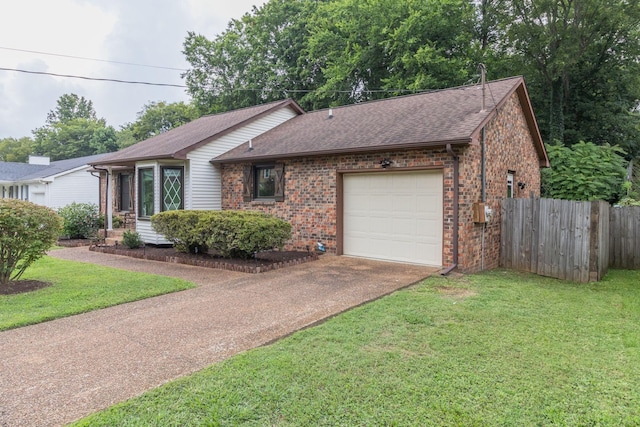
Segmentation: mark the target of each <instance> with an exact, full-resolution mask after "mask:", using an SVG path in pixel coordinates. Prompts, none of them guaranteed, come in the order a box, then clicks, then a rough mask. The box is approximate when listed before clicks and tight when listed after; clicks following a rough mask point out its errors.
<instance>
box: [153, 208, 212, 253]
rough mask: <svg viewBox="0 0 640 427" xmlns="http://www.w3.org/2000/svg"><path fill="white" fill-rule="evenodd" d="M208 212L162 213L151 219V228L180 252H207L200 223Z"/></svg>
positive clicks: (178, 211) (180, 211)
mask: <svg viewBox="0 0 640 427" xmlns="http://www.w3.org/2000/svg"><path fill="white" fill-rule="evenodd" d="M205 212H208V211H193V210H175V211H165V212H160V213H157V214H155V215H153V216H152V217H151V226H152V227H153V229H154V230H155V231H156V232H157V233H160V234H162V235H163V236H164V237H165V238H166V239H167V240H168V241H170V242H171V243H173V246H174V247H175V248H176V250H177V251H179V252H190V253H195V252H200V253H202V252H206V251H207V248H206V247H205V245H204V240H205V237H204V236H202V235H201V234H200V230H199V225H198V224H199V223H200V218H201V217H202V215H203V214H204V213H205Z"/></svg>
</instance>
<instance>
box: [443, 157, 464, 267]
mask: <svg viewBox="0 0 640 427" xmlns="http://www.w3.org/2000/svg"><path fill="white" fill-rule="evenodd" d="M447 153H449V154H450V155H451V157H453V238H452V240H453V242H452V243H453V264H451V265H450V266H449V267H447V268H446V269H445V270H443V271H442V273H440V274H441V275H443V276H446V275H448V274H449V273H451V272H452V271H453V270H454V269H455V268H456V267H458V210H459V208H460V188H459V184H460V157H458V155H457V154H456V153H455V152H454V151H453V148H451V144H447Z"/></svg>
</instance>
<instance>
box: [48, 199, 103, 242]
mask: <svg viewBox="0 0 640 427" xmlns="http://www.w3.org/2000/svg"><path fill="white" fill-rule="evenodd" d="M58 215H60V216H61V217H62V219H63V225H62V234H63V235H64V236H66V237H68V238H70V239H93V238H95V237H96V236H97V235H98V230H99V229H100V227H102V226H103V225H104V219H103V218H102V217H101V216H100V212H99V211H98V205H96V204H94V203H75V202H74V203H71V204H69V205H67V206H65V207H63V208H60V209H58Z"/></svg>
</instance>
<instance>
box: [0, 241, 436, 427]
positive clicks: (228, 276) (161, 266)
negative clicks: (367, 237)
mask: <svg viewBox="0 0 640 427" xmlns="http://www.w3.org/2000/svg"><path fill="white" fill-rule="evenodd" d="M51 255H52V256H56V257H59V258H64V259H73V260H79V261H86V262H90V263H96V264H103V265H109V266H112V267H118V268H123V269H129V270H135V271H144V272H149V273H155V274H165V275H168V276H175V277H181V278H184V279H187V280H190V281H193V282H195V283H196V284H198V285H199V286H198V288H195V289H191V290H187V291H182V292H178V293H174V294H169V295H164V296H160V297H155V298H150V299H147V300H143V301H137V302H134V303H129V304H123V305H120V306H117V307H111V308H108V309H104V310H99V311H95V312H91V313H86V314H83V315H78V316H73V317H69V318H65V319H59V320H55V321H51V322H46V323H42V324H38V325H33V326H28V327H23V328H18V329H14V330H10V331H6V332H2V333H0V401H2V406H1V407H0V426H2V425H11V426H20V425H25V426H26V425H40V426H45V425H62V424H65V423H68V422H70V421H73V420H75V419H78V418H80V417H82V416H85V415H87V414H89V413H91V412H94V411H97V410H99V409H101V408H105V407H107V406H109V405H112V404H114V403H116V402H119V401H122V400H125V399H127V398H130V397H132V396H135V395H138V394H140V393H142V392H143V391H145V390H148V389H150V388H153V387H156V386H158V385H160V384H162V383H165V382H167V381H169V380H171V379H174V378H177V377H180V376H184V375H187V374H190V373H192V372H195V371H197V370H199V369H201V368H204V367H205V366H208V365H210V364H211V363H214V362H217V361H220V360H223V359H225V358H227V357H230V356H232V355H234V354H237V353H239V352H242V351H245V350H247V349H250V348H253V347H256V346H260V345H262V344H265V343H268V342H270V341H273V340H275V339H278V338H280V337H282V336H285V335H287V334H290V333H291V332H294V331H296V330H298V329H300V328H303V327H305V326H308V325H311V324H313V323H315V322H318V321H320V320H322V319H326V318H327V317H330V316H332V315H334V314H336V313H340V312H342V311H344V310H347V309H349V308H351V307H353V306H356V305H359V304H362V303H364V302H367V301H370V300H372V299H376V298H378V297H380V296H382V295H385V294H388V293H390V292H393V291H395V290H397V289H399V288H402V287H405V286H408V285H410V284H413V283H415V282H417V281H419V280H421V279H422V278H424V277H426V276H428V275H430V274H432V273H434V272H435V269H430V268H427V267H420V266H411V265H404V264H393V263H383V262H376V261H367V260H359V259H353V258H346V257H331V256H323V257H321V258H320V260H318V261H314V262H311V263H307V264H302V265H298V266H295V267H290V268H286V269H283V270H277V271H272V272H268V273H263V274H245V273H235V272H229V271H222V270H212V269H206V268H199V267H191V266H186V265H177V264H166V263H160V262H156V261H141V260H138V259H131V258H126V257H120V256H115V255H106V254H98V253H94V252H89V250H88V249H87V248H86V247H82V248H69V249H60V250H56V251H53V252H52V253H51ZM87 268H91V266H90V265H87Z"/></svg>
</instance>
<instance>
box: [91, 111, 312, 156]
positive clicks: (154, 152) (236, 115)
mask: <svg viewBox="0 0 640 427" xmlns="http://www.w3.org/2000/svg"><path fill="white" fill-rule="evenodd" d="M286 107H290V108H292V109H294V110H295V111H296V112H297V113H298V114H303V113H304V111H303V110H302V108H300V106H299V105H298V104H297V103H296V102H295V101H293V100H291V99H286V100H282V101H276V102H271V103H268V104H262V105H258V106H255V107H249V108H242V109H239V110H233V111H228V112H226V113H220V114H213V115H208V116H204V117H200V118H199V119H196V120H194V121H192V122H189V123H186V124H184V125H182V126H179V127H177V128H174V129H171V130H169V131H167V132H164V133H161V134H160V135H156V136H154V137H152V138H149V139H146V140H144V141H141V142H138V143H137V144H134V145H132V146H130V147H127V148H125V149H123V150H120V151H118V152H116V153H113V154H111V155H109V156H105V157H103V158H102V159H100V162H94V163H92V164H93V165H117V164H125V163H134V162H136V161H139V160H147V159H161V158H175V159H184V158H186V154H187V153H188V152H190V151H192V150H195V149H196V148H198V147H200V146H202V145H204V144H206V143H208V142H211V141H212V140H213V139H215V138H219V137H221V136H223V135H225V134H227V133H229V132H232V131H233V130H235V129H238V128H239V127H242V126H245V125H247V124H249V123H251V122H253V121H254V120H257V119H258V118H260V117H263V116H265V115H267V114H269V113H271V112H273V111H275V110H278V109H281V108H286Z"/></svg>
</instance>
